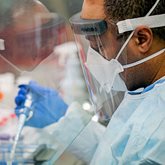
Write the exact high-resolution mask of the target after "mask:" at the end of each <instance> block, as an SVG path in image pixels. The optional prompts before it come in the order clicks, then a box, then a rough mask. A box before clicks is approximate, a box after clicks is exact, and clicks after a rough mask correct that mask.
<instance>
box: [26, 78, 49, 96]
mask: <svg viewBox="0 0 165 165" xmlns="http://www.w3.org/2000/svg"><path fill="white" fill-rule="evenodd" d="M29 88H30V91H31V92H32V93H35V94H36V95H38V97H40V96H44V95H45V94H46V93H47V88H45V87H42V86H40V85H39V84H38V83H37V82H35V81H30V82H29Z"/></svg>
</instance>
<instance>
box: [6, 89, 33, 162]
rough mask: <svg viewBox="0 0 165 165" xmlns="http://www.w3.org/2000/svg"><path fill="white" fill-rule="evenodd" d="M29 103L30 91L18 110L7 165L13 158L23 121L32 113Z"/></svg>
mask: <svg viewBox="0 0 165 165" xmlns="http://www.w3.org/2000/svg"><path fill="white" fill-rule="evenodd" d="M31 104H32V96H31V93H30V92H29V93H28V94H27V98H26V100H25V104H24V106H25V107H24V108H22V109H21V110H20V116H19V121H18V128H17V133H16V136H15V139H14V143H13V146H12V150H11V155H10V162H9V163H8V165H10V164H11V165H12V161H13V160H14V156H15V150H16V147H17V143H18V140H19V137H20V135H21V132H22V129H23V127H24V124H25V121H26V120H28V119H29V118H30V117H31V116H32V115H33V111H32V110H31Z"/></svg>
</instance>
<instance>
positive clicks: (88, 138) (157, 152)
mask: <svg viewBox="0 0 165 165" xmlns="http://www.w3.org/2000/svg"><path fill="white" fill-rule="evenodd" d="M45 133H47V134H48V135H49V137H50V136H51V137H52V141H51V143H53V140H54V141H55V142H58V143H59V146H60V147H59V150H58V152H57V157H58V156H59V155H60V154H61V153H62V152H63V151H64V150H65V149H68V150H70V151H71V152H73V153H74V154H76V155H77V156H78V157H79V158H81V159H82V160H84V161H85V162H87V164H90V165H136V164H138V165H139V164H140V163H141V162H143V161H144V162H145V161H146V162H152V161H153V162H157V163H159V164H165V78H162V79H161V80H159V81H158V82H156V83H154V84H152V85H151V86H149V87H148V88H146V89H145V90H143V92H140V93H139V92H138V93H137V92H131V93H127V94H126V95H125V97H124V99H123V101H122V103H121V104H120V106H119V107H118V109H117V110H116V111H115V113H114V114H113V116H112V119H111V121H110V122H109V124H108V126H107V127H106V128H105V127H104V126H102V125H100V124H99V123H97V122H94V121H92V120H91V116H90V114H88V113H87V112H85V111H83V110H82V109H81V107H80V106H79V105H78V104H77V103H74V104H72V105H71V106H70V107H69V109H68V111H67V114H66V116H64V117H63V118H62V119H61V120H60V121H59V123H57V124H54V125H51V126H49V127H47V128H46V129H45V132H44V134H45ZM68 146H69V147H68Z"/></svg>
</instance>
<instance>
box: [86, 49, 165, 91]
mask: <svg viewBox="0 0 165 165" xmlns="http://www.w3.org/2000/svg"><path fill="white" fill-rule="evenodd" d="M164 51H165V48H164V49H162V50H160V51H158V52H156V53H154V54H152V55H150V56H149V57H146V58H144V59H142V60H139V61H137V62H134V63H131V64H127V65H121V64H120V63H119V62H118V60H117V59H111V60H110V61H108V60H106V59H105V58H103V57H102V55H100V54H99V53H98V52H97V51H95V50H94V49H92V48H91V47H89V49H88V53H87V62H86V65H87V67H88V69H89V71H90V72H91V74H92V75H93V76H94V77H95V79H96V80H97V81H98V82H99V84H100V86H101V89H104V90H106V92H107V93H109V92H110V91H111V90H115V91H127V87H126V85H125V83H124V81H123V80H122V78H121V77H120V75H119V73H121V72H123V71H124V69H126V68H130V67H134V66H136V65H139V64H142V63H144V62H146V61H148V60H150V59H152V58H154V57H156V56H158V55H160V54H162V53H163V52H164Z"/></svg>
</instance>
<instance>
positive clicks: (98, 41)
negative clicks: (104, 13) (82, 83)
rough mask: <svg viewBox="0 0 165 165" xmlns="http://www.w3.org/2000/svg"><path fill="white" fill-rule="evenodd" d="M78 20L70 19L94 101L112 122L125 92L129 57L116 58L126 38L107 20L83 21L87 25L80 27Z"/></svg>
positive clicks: (96, 108)
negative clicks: (124, 67) (124, 71)
mask: <svg viewBox="0 0 165 165" xmlns="http://www.w3.org/2000/svg"><path fill="white" fill-rule="evenodd" d="M79 19H80V18H79ZM76 21H77V20H75V18H74V17H73V19H71V20H70V22H71V23H72V28H73V30H74V33H75V38H76V42H77V45H78V48H79V58H80V61H81V65H82V68H83V72H84V76H85V80H86V85H87V88H88V91H89V94H90V98H91V102H92V105H93V106H94V110H95V111H96V113H98V112H99V113H100V116H102V117H103V118H104V120H105V119H106V120H109V119H110V117H111V115H112V114H113V112H114V111H115V110H116V109H117V107H118V105H119V104H120V102H121V100H122V98H123V95H124V91H125V89H123V86H124V88H125V84H124V81H123V80H124V79H126V77H125V75H124V73H123V68H122V65H125V64H127V56H126V55H121V56H120V57H119V58H116V57H117V54H118V52H119V50H120V49H121V47H122V45H123V44H124V42H125V40H126V38H125V37H123V36H122V35H119V34H118V33H117V28H116V26H115V25H108V24H106V22H105V21H103V20H93V21H91V20H83V19H81V21H84V22H83V24H81V25H79V26H78V25H77V24H78V23H77V22H76ZM118 62H119V63H118ZM115 72H116V74H114V73H115ZM118 73H119V74H118Z"/></svg>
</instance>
